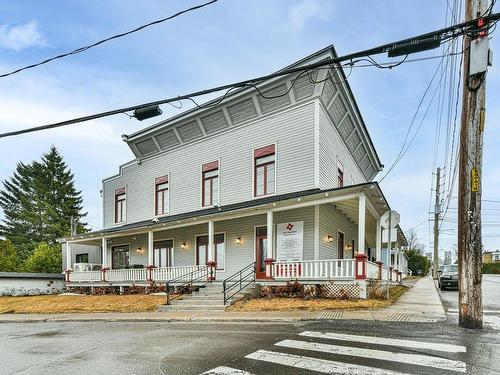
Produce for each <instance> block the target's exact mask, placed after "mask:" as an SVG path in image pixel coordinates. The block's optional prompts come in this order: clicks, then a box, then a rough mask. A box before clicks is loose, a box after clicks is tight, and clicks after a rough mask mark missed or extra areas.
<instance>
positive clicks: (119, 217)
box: [115, 187, 127, 223]
mask: <svg viewBox="0 0 500 375" xmlns="http://www.w3.org/2000/svg"><path fill="white" fill-rule="evenodd" d="M126 211H127V210H126V194H125V188H124V187H123V188H120V189H116V190H115V223H124V222H125V220H126Z"/></svg>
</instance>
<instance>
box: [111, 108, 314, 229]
mask: <svg viewBox="0 0 500 375" xmlns="http://www.w3.org/2000/svg"><path fill="white" fill-rule="evenodd" d="M314 107H315V105H314V102H310V103H306V104H301V105H299V106H296V107H293V108H291V109H289V110H286V111H283V112H280V113H277V114H275V115H271V116H268V117H265V118H263V119H259V120H257V121H255V122H253V123H249V124H248V125H242V126H240V127H238V128H234V129H232V130H230V131H226V132H224V133H221V134H218V135H214V136H213V137H210V138H204V139H203V141H199V142H194V143H191V144H187V145H185V146H184V147H181V148H178V149H175V150H172V151H170V152H168V151H167V152H165V153H163V154H161V155H159V156H158V157H152V158H148V159H145V160H143V162H142V163H141V164H138V163H132V164H130V165H127V166H125V167H123V168H122V175H121V176H118V177H116V178H113V179H109V180H107V181H105V183H104V186H103V194H104V225H105V227H106V228H109V227H112V226H113V225H114V222H113V221H114V191H115V189H117V188H121V187H126V189H127V206H126V217H127V223H133V222H137V221H141V220H149V219H151V218H153V216H154V203H153V202H154V179H155V177H159V176H164V175H167V174H169V176H170V214H178V213H182V212H189V211H195V210H198V209H200V208H201V165H202V164H204V163H208V162H212V161H214V160H220V204H221V205H227V204H232V203H237V202H242V201H248V200H250V199H252V198H253V184H252V175H253V155H252V150H253V149H254V148H258V147H262V146H267V145H269V144H272V143H276V145H277V161H276V167H277V189H276V190H277V191H276V193H277V194H283V193H288V192H293V191H300V190H306V189H311V188H313V187H314V148H315V145H314Z"/></svg>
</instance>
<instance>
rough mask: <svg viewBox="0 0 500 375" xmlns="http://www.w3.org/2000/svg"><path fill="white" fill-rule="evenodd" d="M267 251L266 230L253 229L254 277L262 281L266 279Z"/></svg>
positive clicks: (264, 228)
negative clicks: (265, 261)
mask: <svg viewBox="0 0 500 375" xmlns="http://www.w3.org/2000/svg"><path fill="white" fill-rule="evenodd" d="M266 251H267V228H266V227H259V228H256V229H255V271H256V272H255V277H256V278H257V279H263V278H265V277H266V265H265V263H264V260H265V259H266Z"/></svg>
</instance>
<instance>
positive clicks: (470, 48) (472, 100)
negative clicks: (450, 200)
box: [458, 0, 489, 329]
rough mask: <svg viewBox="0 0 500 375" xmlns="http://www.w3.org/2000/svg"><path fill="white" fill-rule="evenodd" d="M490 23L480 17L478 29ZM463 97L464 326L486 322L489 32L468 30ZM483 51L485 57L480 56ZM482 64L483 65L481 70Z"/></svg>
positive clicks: (471, 8)
mask: <svg viewBox="0 0 500 375" xmlns="http://www.w3.org/2000/svg"><path fill="white" fill-rule="evenodd" d="M487 2H488V0H465V19H466V20H471V19H474V18H477V17H481V16H483V15H485V13H486V11H487ZM483 26H485V25H484V22H482V21H481V20H480V21H478V25H477V27H478V28H481V27H483ZM463 47H464V54H463V66H464V75H463V82H464V84H463V87H464V90H463V98H462V114H461V124H460V149H459V180H458V279H459V280H458V288H459V291H458V306H459V325H460V326H461V327H465V328H473V329H479V328H482V327H483V311H482V298H481V281H482V274H481V265H482V264H481V263H482V260H481V248H482V241H481V172H482V171H481V167H482V156H483V131H484V113H485V91H486V90H485V86H486V70H487V65H488V61H486V62H485V61H484V50H485V48H486V60H488V57H489V53H488V50H487V48H488V36H487V33H486V32H485V31H482V32H481V31H480V32H475V33H472V34H468V35H464V46H463ZM481 55H482V56H483V58H481ZM478 64H479V65H480V67H479V69H478Z"/></svg>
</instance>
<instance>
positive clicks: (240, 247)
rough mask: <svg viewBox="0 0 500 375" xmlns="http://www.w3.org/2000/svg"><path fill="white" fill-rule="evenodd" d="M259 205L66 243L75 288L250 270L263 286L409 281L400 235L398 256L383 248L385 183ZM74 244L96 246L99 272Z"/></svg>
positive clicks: (212, 277)
mask: <svg viewBox="0 0 500 375" xmlns="http://www.w3.org/2000/svg"><path fill="white" fill-rule="evenodd" d="M259 201H261V200H256V201H252V202H251V203H252V204H251V205H248V206H246V207H245V206H241V205H239V207H231V208H224V207H221V208H218V209H217V210H212V209H210V210H203V211H200V212H197V213H192V215H172V216H166V217H161V218H158V220H153V221H151V222H148V223H138V225H132V224H131V225H124V226H122V227H117V228H111V229H109V230H104V231H100V232H90V233H87V234H84V235H80V236H74V237H70V238H67V239H65V240H64V243H65V254H64V258H65V261H66V272H65V274H66V283H67V285H68V286H69V287H73V286H131V285H136V286H149V285H166V284H167V283H170V284H175V283H179V284H182V283H185V282H186V281H187V280H189V279H190V278H193V275H196V279H197V280H204V281H210V282H216V283H218V282H221V283H223V282H224V280H228V279H234V277H235V275H237V273H238V272H239V271H240V270H241V269H243V268H245V267H248V265H249V264H253V273H254V278H255V281H256V282H257V283H263V284H264V283H265V284H269V283H285V282H287V281H290V280H298V281H300V282H302V283H308V284H314V283H326V282H332V283H359V284H362V283H365V282H366V281H367V280H368V281H370V280H378V279H382V280H387V279H389V280H392V281H393V282H397V281H398V280H401V278H403V277H404V276H405V275H406V258H405V256H404V254H403V253H402V251H401V246H403V245H404V244H405V239H404V236H403V234H402V232H401V230H400V229H398V236H397V239H396V241H395V246H393V249H392V251H391V256H390V257H389V256H388V254H389V252H388V251H387V249H383V248H382V238H381V237H382V236H381V227H380V217H381V215H382V214H383V212H385V210H387V208H388V205H387V202H385V199H384V198H383V195H382V194H381V192H380V189H379V188H378V185H377V184H363V185H358V186H351V187H346V188H341V189H333V190H329V191H318V190H315V191H308V192H307V193H304V192H302V193H297V194H296V196H293V195H290V194H289V195H287V196H286V197H279V196H276V197H269V198H265V200H264V201H262V202H259ZM75 245H78V252H80V253H81V251H82V250H81V249H82V246H84V245H87V246H89V247H93V248H94V249H96V252H97V253H98V254H99V257H98V258H96V259H94V260H92V262H93V263H94V265H92V266H88V265H87V264H79V263H78V262H75V260H79V259H82V258H84V259H86V260H88V257H87V258H85V257H81V256H80V257H77V256H76V254H75V252H73V251H72V248H73V246H75ZM75 247H76V246H75ZM383 263H385V264H383ZM389 263H390V264H389ZM84 269H85V270H84Z"/></svg>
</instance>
